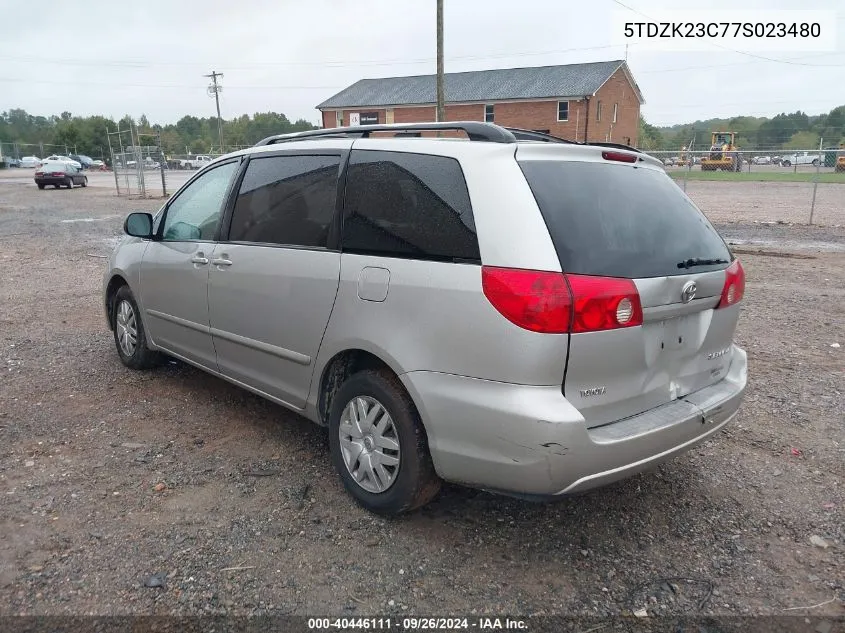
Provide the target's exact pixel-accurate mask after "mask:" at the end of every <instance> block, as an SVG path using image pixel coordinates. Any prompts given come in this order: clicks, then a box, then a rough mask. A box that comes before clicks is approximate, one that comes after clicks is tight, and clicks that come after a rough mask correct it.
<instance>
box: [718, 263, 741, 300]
mask: <svg viewBox="0 0 845 633" xmlns="http://www.w3.org/2000/svg"><path fill="white" fill-rule="evenodd" d="M743 295H745V270H744V269H743V268H742V264H740V263H739V260H738V259H735V260H734V261H733V263H732V264H731V265H730V266H728V267H727V268H726V269H725V285H724V287H723V288H722V298H721V299H720V300H719V305H717V306H716V309H719V308H727V307H728V306H732V305H734V304H736V303H739V302H740V301H742V297H743Z"/></svg>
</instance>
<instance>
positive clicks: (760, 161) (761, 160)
mask: <svg viewBox="0 0 845 633" xmlns="http://www.w3.org/2000/svg"><path fill="white" fill-rule="evenodd" d="M752 162H753V163H754V164H755V165H771V164H772V157H771V156H755V157H754V160H753V161H752Z"/></svg>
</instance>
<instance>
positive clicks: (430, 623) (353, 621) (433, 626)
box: [308, 617, 528, 632]
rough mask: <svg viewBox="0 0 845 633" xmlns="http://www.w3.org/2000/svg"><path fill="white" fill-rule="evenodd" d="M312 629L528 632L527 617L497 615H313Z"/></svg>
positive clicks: (309, 626) (311, 620)
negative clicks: (356, 616)
mask: <svg viewBox="0 0 845 633" xmlns="http://www.w3.org/2000/svg"><path fill="white" fill-rule="evenodd" d="M308 628H309V630H312V631H358V632H363V631H390V630H396V631H465V630H473V629H475V630H479V631H500V630H501V631H508V630H510V631H527V630H528V625H527V623H526V622H525V620H521V619H512V618H496V617H473V618H464V617H455V618H414V617H404V618H309V619H308Z"/></svg>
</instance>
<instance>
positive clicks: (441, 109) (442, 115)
mask: <svg viewBox="0 0 845 633" xmlns="http://www.w3.org/2000/svg"><path fill="white" fill-rule="evenodd" d="M437 120H438V121H445V120H446V103H445V95H444V94H443V0H437Z"/></svg>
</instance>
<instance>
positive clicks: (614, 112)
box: [613, 103, 619, 123]
mask: <svg viewBox="0 0 845 633" xmlns="http://www.w3.org/2000/svg"><path fill="white" fill-rule="evenodd" d="M618 114H619V103H614V104H613V123H616V116H617V115H618Z"/></svg>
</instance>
